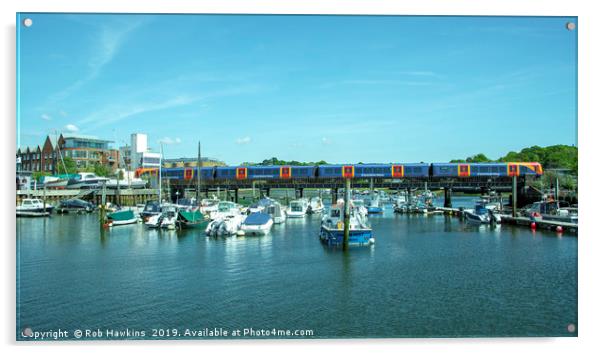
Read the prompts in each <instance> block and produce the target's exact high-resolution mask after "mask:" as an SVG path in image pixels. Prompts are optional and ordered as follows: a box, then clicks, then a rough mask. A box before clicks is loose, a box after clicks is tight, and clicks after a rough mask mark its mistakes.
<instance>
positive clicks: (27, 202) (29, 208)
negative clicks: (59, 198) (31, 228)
mask: <svg viewBox="0 0 602 354" xmlns="http://www.w3.org/2000/svg"><path fill="white" fill-rule="evenodd" d="M53 208H54V207H53V206H52V205H50V204H46V205H44V202H43V201H42V200H41V199H32V198H25V199H23V200H22V201H21V205H19V206H17V216H28V217H36V216H49V215H50V213H51V212H52V209H53Z"/></svg>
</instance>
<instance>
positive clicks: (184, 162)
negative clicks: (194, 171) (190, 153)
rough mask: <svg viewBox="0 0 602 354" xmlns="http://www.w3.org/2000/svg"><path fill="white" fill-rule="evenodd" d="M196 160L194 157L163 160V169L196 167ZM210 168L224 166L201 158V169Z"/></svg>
mask: <svg viewBox="0 0 602 354" xmlns="http://www.w3.org/2000/svg"><path fill="white" fill-rule="evenodd" d="M197 165H198V158H196V157H181V158H178V159H164V160H163V168H172V167H197ZM207 166H209V167H211V166H226V164H225V163H224V162H223V161H219V160H216V159H212V158H209V157H202V158H201V167H207Z"/></svg>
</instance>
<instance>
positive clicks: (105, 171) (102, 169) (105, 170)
mask: <svg viewBox="0 0 602 354" xmlns="http://www.w3.org/2000/svg"><path fill="white" fill-rule="evenodd" d="M94 174H95V175H97V176H101V177H106V176H108V175H109V174H111V169H110V168H109V167H107V166H105V165H101V164H99V163H96V164H94Z"/></svg>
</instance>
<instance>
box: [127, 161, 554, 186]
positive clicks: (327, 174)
mask: <svg viewBox="0 0 602 354" xmlns="http://www.w3.org/2000/svg"><path fill="white" fill-rule="evenodd" d="M149 171H150V169H145V170H144V171H138V172H139V174H141V173H149ZM198 171H199V169H198V168H197V167H174V168H163V169H162V170H161V173H162V177H163V178H166V179H175V180H184V181H186V180H189V181H191V182H193V181H194V180H196V178H197V175H196V173H198ZM200 173H201V178H202V179H203V180H211V181H213V180H274V179H276V180H288V179H333V178H334V179H338V178H356V179H362V178H456V177H458V178H462V177H512V176H541V175H542V174H543V169H542V167H541V164H539V163H537V162H491V163H432V164H429V163H396V164H349V165H316V166H219V167H202V168H201V169H200Z"/></svg>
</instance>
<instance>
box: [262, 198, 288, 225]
mask: <svg viewBox="0 0 602 354" xmlns="http://www.w3.org/2000/svg"><path fill="white" fill-rule="evenodd" d="M263 212H264V213H267V214H269V215H270V216H271V217H272V220H274V224H281V223H283V222H285V221H286V211H285V210H284V208H283V207H282V205H281V204H280V203H278V202H277V201H273V203H271V204H270V205H268V206H267V207H266V208H265V209H264V210H263Z"/></svg>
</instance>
